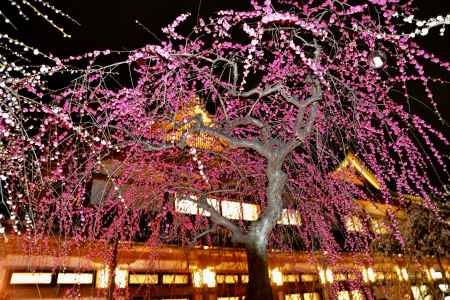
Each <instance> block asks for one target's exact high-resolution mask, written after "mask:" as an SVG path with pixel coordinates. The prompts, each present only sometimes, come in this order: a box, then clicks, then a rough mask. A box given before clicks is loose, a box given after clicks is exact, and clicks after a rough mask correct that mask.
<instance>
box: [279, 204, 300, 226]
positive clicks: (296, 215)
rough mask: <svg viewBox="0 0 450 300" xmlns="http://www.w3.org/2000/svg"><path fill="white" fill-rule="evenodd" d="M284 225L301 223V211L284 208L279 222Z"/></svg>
mask: <svg viewBox="0 0 450 300" xmlns="http://www.w3.org/2000/svg"><path fill="white" fill-rule="evenodd" d="M277 223H278V224H282V225H301V224H302V219H301V216H300V212H298V211H296V210H294V209H286V208H285V209H283V211H282V212H281V218H280V219H279V220H278V222H277Z"/></svg>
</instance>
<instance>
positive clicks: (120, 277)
mask: <svg viewBox="0 0 450 300" xmlns="http://www.w3.org/2000/svg"><path fill="white" fill-rule="evenodd" d="M114 282H115V283H116V286H117V287H118V288H119V289H124V288H126V287H127V285H128V271H127V270H121V269H119V268H116V270H115V271H114Z"/></svg>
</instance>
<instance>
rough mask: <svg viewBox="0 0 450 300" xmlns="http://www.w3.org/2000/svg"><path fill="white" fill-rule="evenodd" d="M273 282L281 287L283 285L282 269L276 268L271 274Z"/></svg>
mask: <svg viewBox="0 0 450 300" xmlns="http://www.w3.org/2000/svg"><path fill="white" fill-rule="evenodd" d="M270 275H271V279H272V282H273V283H274V284H275V285H277V286H281V285H283V273H281V271H280V269H278V268H274V269H272V271H271V272H270Z"/></svg>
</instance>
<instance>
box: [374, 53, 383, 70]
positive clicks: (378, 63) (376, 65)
mask: <svg viewBox="0 0 450 300" xmlns="http://www.w3.org/2000/svg"><path fill="white" fill-rule="evenodd" d="M383 65H384V61H383V58H382V57H381V56H378V55H376V56H374V57H373V58H372V67H373V68H375V69H379V68H381V67H382V66H383Z"/></svg>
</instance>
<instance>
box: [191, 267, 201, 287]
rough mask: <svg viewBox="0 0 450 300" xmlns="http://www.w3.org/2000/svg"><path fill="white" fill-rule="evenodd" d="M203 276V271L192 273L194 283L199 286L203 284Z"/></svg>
mask: <svg viewBox="0 0 450 300" xmlns="http://www.w3.org/2000/svg"><path fill="white" fill-rule="evenodd" d="M202 282H203V278H202V272H201V271H195V272H194V274H193V275H192V283H193V285H194V287H196V288H199V287H201V286H202Z"/></svg>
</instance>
